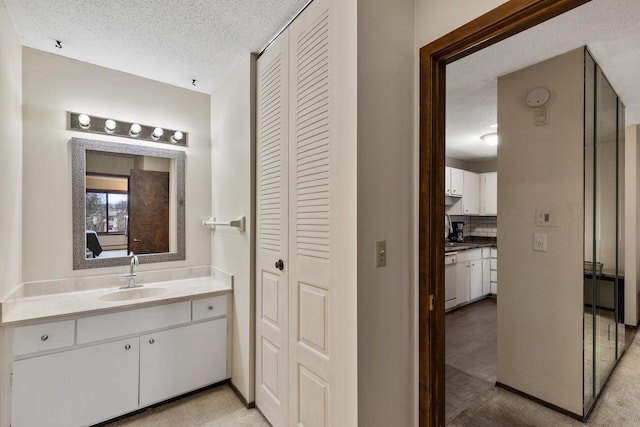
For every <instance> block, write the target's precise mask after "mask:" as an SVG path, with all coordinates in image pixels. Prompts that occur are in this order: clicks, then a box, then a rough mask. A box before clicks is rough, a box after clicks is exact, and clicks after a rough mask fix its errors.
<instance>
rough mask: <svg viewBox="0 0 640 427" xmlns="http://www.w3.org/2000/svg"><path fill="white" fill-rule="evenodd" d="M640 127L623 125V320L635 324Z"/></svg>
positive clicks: (639, 251)
mask: <svg viewBox="0 0 640 427" xmlns="http://www.w3.org/2000/svg"><path fill="white" fill-rule="evenodd" d="M638 144H640V126H638V125H633V126H627V128H626V131H625V170H624V172H625V179H624V183H625V189H624V191H625V196H624V200H625V206H624V210H625V215H624V218H625V251H624V254H625V258H624V275H625V281H624V294H625V299H624V323H625V324H627V325H631V326H637V325H638V309H639V307H638V306H639V305H638V299H639V297H640V292H639V289H638V286H639V284H640V280H639V279H640V277H639V275H640V239H639V238H638V224H640V199H639V198H638V194H637V192H638V189H640V170H638V165H640V149H638Z"/></svg>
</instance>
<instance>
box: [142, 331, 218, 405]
mask: <svg viewBox="0 0 640 427" xmlns="http://www.w3.org/2000/svg"><path fill="white" fill-rule="evenodd" d="M185 349H188V351H187V350H185ZM225 378H227V319H226V318H223V319H217V320H211V321H208V322H203V323H196V324H194V325H188V326H183V327H180V328H175V329H169V330H166V331H161V332H158V333H153V334H147V335H143V336H141V337H140V406H147V405H150V404H152V403H156V402H160V401H162V400H166V399H168V398H170V397H174V396H178V395H180V394H183V393H186V392H188V391H191V390H195V389H198V388H200V387H204V386H206V385H209V384H213V383H216V382H218V381H222V380H224V379H225Z"/></svg>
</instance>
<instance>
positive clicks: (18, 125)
mask: <svg viewBox="0 0 640 427" xmlns="http://www.w3.org/2000/svg"><path fill="white" fill-rule="evenodd" d="M0 122H1V123H2V126H0V141H1V142H0V183H2V184H1V185H0V200H2V202H1V203H0V236H2V239H0V298H2V297H3V296H4V295H5V294H7V293H8V292H9V291H10V290H11V289H13V288H14V287H15V286H17V285H18V283H20V281H21V275H22V47H21V45H20V40H19V39H18V35H17V34H16V32H15V31H14V29H13V25H12V24H11V21H10V20H9V16H8V15H7V11H6V9H5V7H4V3H0Z"/></svg>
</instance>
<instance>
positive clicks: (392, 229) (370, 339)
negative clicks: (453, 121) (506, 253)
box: [357, 0, 417, 426]
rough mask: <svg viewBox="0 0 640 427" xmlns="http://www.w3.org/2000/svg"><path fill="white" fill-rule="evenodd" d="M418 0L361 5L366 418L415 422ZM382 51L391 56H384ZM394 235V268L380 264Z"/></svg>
mask: <svg viewBox="0 0 640 427" xmlns="http://www.w3.org/2000/svg"><path fill="white" fill-rule="evenodd" d="M413 11H414V2H413V0H399V1H394V2H389V1H386V0H376V1H359V2H358V168H357V170H358V209H357V211H358V402H359V403H358V407H359V410H358V424H359V425H361V426H391V425H397V426H409V425H412V424H413V422H414V419H415V418H416V417H415V416H416V415H417V414H416V413H414V405H415V402H414V401H413V399H414V390H413V387H414V382H413V376H414V375H417V372H414V370H413V358H412V349H413V348H414V345H415V343H414V342H413V330H412V311H411V310H412V303H411V302H412V300H411V298H412V292H413V289H412V287H413V282H412V281H413V274H412V269H413V268H414V266H415V265H414V262H413V256H412V250H413V236H414V234H413V232H412V231H413V229H412V215H413V212H412V210H411V203H412V198H413V194H414V190H415V188H414V187H413V182H412V177H413V170H412V164H413V159H412V150H413V122H412V117H413V108H412V105H413V90H412V86H411V85H408V84H406V82H411V81H412V79H413V65H414V50H413V43H414V41H413ZM381 53H383V54H381ZM376 240H386V244H387V266H386V267H382V268H376V266H375V241H376ZM416 348H417V346H416Z"/></svg>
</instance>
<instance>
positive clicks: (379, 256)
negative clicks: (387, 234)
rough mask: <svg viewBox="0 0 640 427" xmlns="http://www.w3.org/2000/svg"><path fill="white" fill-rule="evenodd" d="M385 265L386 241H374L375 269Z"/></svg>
mask: <svg viewBox="0 0 640 427" xmlns="http://www.w3.org/2000/svg"><path fill="white" fill-rule="evenodd" d="M385 265H387V241H386V240H376V268H378V267H384V266H385Z"/></svg>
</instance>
